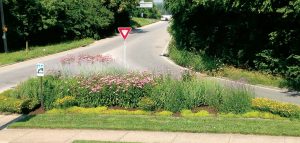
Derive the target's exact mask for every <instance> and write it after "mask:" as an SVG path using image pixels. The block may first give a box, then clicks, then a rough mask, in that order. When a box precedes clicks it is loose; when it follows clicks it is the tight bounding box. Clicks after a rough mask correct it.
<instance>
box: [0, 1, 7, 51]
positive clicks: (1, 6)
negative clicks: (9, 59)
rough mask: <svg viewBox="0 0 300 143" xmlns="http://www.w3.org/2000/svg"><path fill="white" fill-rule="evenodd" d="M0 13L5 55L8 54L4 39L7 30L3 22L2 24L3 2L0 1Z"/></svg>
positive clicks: (5, 39)
mask: <svg viewBox="0 0 300 143" xmlns="http://www.w3.org/2000/svg"><path fill="white" fill-rule="evenodd" d="M0 11H1V24H2V31H3V36H2V39H3V44H4V51H5V53H7V52H8V48H7V38H6V32H7V28H6V26H5V22H4V10H3V0H0Z"/></svg>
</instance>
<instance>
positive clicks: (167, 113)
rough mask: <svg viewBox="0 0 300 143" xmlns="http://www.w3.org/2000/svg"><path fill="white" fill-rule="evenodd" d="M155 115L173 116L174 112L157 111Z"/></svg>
mask: <svg viewBox="0 0 300 143" xmlns="http://www.w3.org/2000/svg"><path fill="white" fill-rule="evenodd" d="M155 115H157V116H172V115H173V112H170V111H161V112H157V113H155Z"/></svg>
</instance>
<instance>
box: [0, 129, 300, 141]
mask: <svg viewBox="0 0 300 143" xmlns="http://www.w3.org/2000/svg"><path fill="white" fill-rule="evenodd" d="M74 140H97V141H121V142H139V143H299V142H300V137H283V136H278V137H277V136H254V135H239V134H206V133H181V132H150V131H149V132H148V131H113V130H67V129H3V130H1V131H0V143H8V142H9V143H71V142H73V141H74Z"/></svg>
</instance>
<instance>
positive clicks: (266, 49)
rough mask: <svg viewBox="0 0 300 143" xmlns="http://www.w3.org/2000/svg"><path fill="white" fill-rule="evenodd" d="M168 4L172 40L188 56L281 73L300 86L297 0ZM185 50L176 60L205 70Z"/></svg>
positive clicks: (174, 0) (184, 0)
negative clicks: (171, 18) (203, 56)
mask: <svg viewBox="0 0 300 143" xmlns="http://www.w3.org/2000/svg"><path fill="white" fill-rule="evenodd" d="M164 2H165V7H166V8H167V9H168V10H169V11H170V12H171V13H172V15H173V22H172V25H171V31H170V32H171V34H172V36H173V38H174V39H175V41H176V43H174V44H175V46H176V47H177V48H178V49H179V50H183V51H188V52H186V53H185V54H188V53H189V52H192V53H201V54H202V55H205V56H208V57H211V58H217V59H219V60H220V61H222V62H223V63H225V64H228V65H232V66H234V67H239V68H247V69H249V70H260V71H264V72H268V73H271V74H275V75H276V74H280V75H281V76H283V77H286V79H287V80H288V83H289V84H288V85H289V86H290V87H291V88H294V89H297V87H300V86H299V85H300V82H299V78H298V77H299V75H300V73H299V72H298V71H299V67H297V66H298V65H299V60H296V59H295V56H296V55H300V50H299V46H300V43H299V42H298V41H299V39H300V32H299V31H300V27H299V21H300V16H299V15H300V2H299V0H285V1H282V0H272V1H270V0H249V1H245V0H234V1H230V0H214V1H212V0H194V1H190V0H180V1H179V0H166V1H164ZM170 52H173V51H172V50H170ZM185 54H181V55H178V54H177V59H178V63H180V64H182V65H193V67H196V68H197V69H199V70H200V71H201V70H203V69H205V68H204V67H203V66H201V65H203V64H199V63H203V61H202V59H201V58H199V59H196V60H192V61H195V62H193V63H191V62H189V59H187V58H186V56H185ZM291 57H294V58H291ZM296 57H297V56H296ZM186 60H187V61H186Z"/></svg>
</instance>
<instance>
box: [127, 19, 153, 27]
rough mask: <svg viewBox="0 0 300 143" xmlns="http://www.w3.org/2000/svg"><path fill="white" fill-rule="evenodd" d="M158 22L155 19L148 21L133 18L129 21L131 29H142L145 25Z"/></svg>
mask: <svg viewBox="0 0 300 143" xmlns="http://www.w3.org/2000/svg"><path fill="white" fill-rule="evenodd" d="M157 21H159V20H157V19H150V18H138V17H133V18H132V20H131V23H132V25H131V26H132V27H133V28H138V27H142V26H145V25H149V24H151V23H155V22H157Z"/></svg>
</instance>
